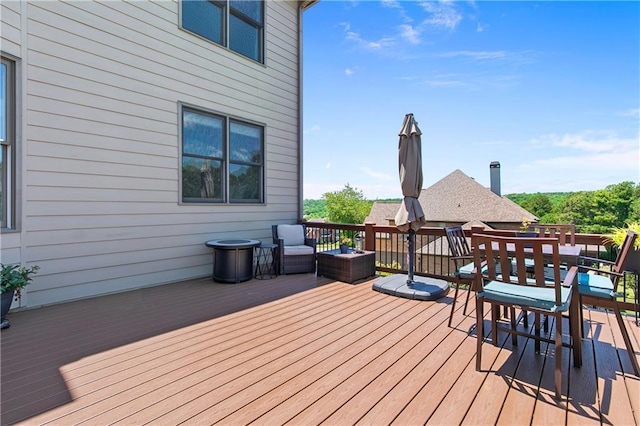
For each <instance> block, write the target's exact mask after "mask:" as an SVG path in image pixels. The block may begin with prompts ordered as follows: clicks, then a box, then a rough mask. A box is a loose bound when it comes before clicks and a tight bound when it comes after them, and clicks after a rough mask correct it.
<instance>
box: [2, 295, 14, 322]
mask: <svg viewBox="0 0 640 426" xmlns="http://www.w3.org/2000/svg"><path fill="white" fill-rule="evenodd" d="M14 293H15V291H14V290H11V291H5V292H4V293H2V298H1V299H0V301H1V302H2V303H1V304H0V329H3V328H8V327H9V326H10V325H11V323H10V322H9V320H8V319H6V316H7V313H8V312H9V309H11V302H13V295H14Z"/></svg>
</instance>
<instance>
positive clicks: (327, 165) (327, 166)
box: [324, 161, 331, 169]
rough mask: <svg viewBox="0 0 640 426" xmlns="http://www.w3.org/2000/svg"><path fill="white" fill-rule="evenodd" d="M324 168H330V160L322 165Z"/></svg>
mask: <svg viewBox="0 0 640 426" xmlns="http://www.w3.org/2000/svg"><path fill="white" fill-rule="evenodd" d="M324 168H325V169H330V168H331V162H330V161H329V162H328V163H327V164H325V165H324Z"/></svg>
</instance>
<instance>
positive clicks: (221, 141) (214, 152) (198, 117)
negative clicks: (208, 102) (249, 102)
mask: <svg viewBox="0 0 640 426" xmlns="http://www.w3.org/2000/svg"><path fill="white" fill-rule="evenodd" d="M263 182H264V128H263V127H262V126H258V125H255V124H251V123H247V122H244V121H240V120H236V119H232V118H229V117H225V116H221V115H217V114H211V113H208V112H203V111H198V110H195V109H191V108H183V109H182V201H183V202H185V203H263V202H264V196H263V194H264V185H263Z"/></svg>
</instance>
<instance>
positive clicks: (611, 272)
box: [577, 265, 624, 278]
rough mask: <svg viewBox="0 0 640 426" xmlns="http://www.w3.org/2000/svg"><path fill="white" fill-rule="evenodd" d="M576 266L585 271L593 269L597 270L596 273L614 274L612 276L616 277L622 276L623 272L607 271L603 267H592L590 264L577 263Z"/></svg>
mask: <svg viewBox="0 0 640 426" xmlns="http://www.w3.org/2000/svg"><path fill="white" fill-rule="evenodd" d="M577 268H579V269H581V270H586V271H594V272H597V273H598V274H607V275H614V276H616V277H618V278H622V277H623V276H624V274H622V273H620V272H615V271H607V270H605V269H598V268H593V267H591V266H584V265H578V266H577Z"/></svg>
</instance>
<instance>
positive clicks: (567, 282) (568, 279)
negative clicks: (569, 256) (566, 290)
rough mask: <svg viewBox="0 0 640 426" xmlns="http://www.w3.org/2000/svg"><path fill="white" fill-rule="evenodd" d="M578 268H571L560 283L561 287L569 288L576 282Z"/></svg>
mask: <svg viewBox="0 0 640 426" xmlns="http://www.w3.org/2000/svg"><path fill="white" fill-rule="evenodd" d="M578 271H579V268H578V267H577V266H572V267H571V268H570V269H569V272H567V275H566V276H565V277H564V281H562V287H571V286H573V283H574V282H575V280H576V276H577V275H578Z"/></svg>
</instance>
